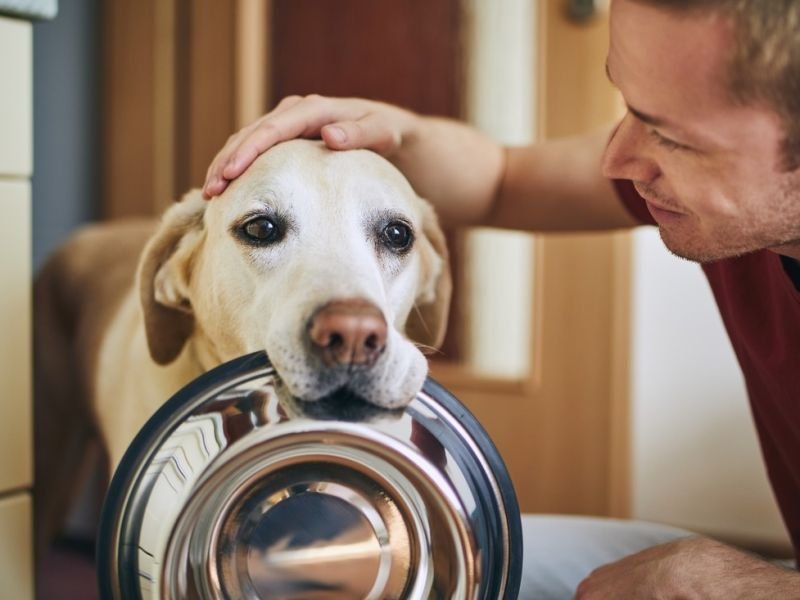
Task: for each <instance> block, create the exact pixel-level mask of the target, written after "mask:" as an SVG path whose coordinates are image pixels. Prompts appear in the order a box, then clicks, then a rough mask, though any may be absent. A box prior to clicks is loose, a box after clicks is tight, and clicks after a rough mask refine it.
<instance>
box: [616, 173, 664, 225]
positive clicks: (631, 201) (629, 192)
mask: <svg viewBox="0 0 800 600" xmlns="http://www.w3.org/2000/svg"><path fill="white" fill-rule="evenodd" d="M613 183H614V188H615V189H616V190H617V195H618V196H619V199H620V201H621V202H622V204H623V205H624V206H625V208H626V209H628V212H629V213H630V214H631V216H632V217H633V218H634V219H636V220H637V221H639V223H641V224H642V225H655V224H656V221H655V219H653V216H652V215H651V214H650V211H649V210H647V205H646V204H645V203H644V199H642V197H641V196H640V195H639V193H638V192H637V191H636V188H635V187H633V182H632V181H631V180H630V179H614V181H613Z"/></svg>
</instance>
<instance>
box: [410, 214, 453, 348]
mask: <svg viewBox="0 0 800 600" xmlns="http://www.w3.org/2000/svg"><path fill="white" fill-rule="evenodd" d="M420 204H421V207H422V208H421V211H422V234H423V235H422V236H421V239H418V240H417V243H418V244H419V245H420V261H421V267H422V268H421V269H420V279H419V285H418V286H417V295H416V298H415V299H414V307H413V308H412V309H411V313H410V314H409V316H408V323H406V335H407V336H408V337H409V339H411V340H413V341H414V342H417V343H418V344H421V345H424V346H430V347H432V348H438V347H439V346H440V345H441V343H442V342H443V341H444V335H445V332H446V330H447V316H448V314H449V313H450V295H451V293H452V289H453V280H452V277H451V275H450V260H449V255H448V252H447V241H446V239H445V236H444V232H443V231H442V229H441V227H439V220H438V219H437V217H436V213H435V212H434V211H433V207H432V206H431V205H430V204H428V203H427V202H425V201H421V203H420Z"/></svg>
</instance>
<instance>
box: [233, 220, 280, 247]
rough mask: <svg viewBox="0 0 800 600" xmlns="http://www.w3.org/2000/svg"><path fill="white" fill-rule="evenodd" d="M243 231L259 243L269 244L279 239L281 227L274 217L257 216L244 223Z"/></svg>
mask: <svg viewBox="0 0 800 600" xmlns="http://www.w3.org/2000/svg"><path fill="white" fill-rule="evenodd" d="M242 233H244V235H245V236H246V237H247V238H248V239H250V240H252V241H254V242H258V243H259V244H268V243H270V242H274V241H277V239H278V238H279V237H280V229H279V227H278V225H277V223H275V221H273V220H272V219H269V218H267V217H256V218H255V219H251V220H250V221H247V223H245V224H244V225H242Z"/></svg>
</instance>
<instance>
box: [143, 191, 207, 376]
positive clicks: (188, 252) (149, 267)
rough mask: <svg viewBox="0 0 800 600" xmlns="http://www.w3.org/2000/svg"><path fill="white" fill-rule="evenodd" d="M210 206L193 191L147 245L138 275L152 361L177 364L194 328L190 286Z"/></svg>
mask: <svg viewBox="0 0 800 600" xmlns="http://www.w3.org/2000/svg"><path fill="white" fill-rule="evenodd" d="M205 207H206V201H205V200H203V198H202V196H201V194H200V192H199V191H193V192H189V193H188V194H187V195H186V196H185V197H184V198H183V199H182V200H181V201H180V202H178V203H176V204H174V205H173V206H171V207H170V208H169V209H168V210H167V212H165V213H164V216H163V218H162V220H161V223H160V225H159V227H158V229H157V230H156V233H155V235H154V236H153V237H152V238H151V239H150V241H149V242H148V243H147V245H146V246H145V249H144V252H143V253H142V256H141V259H140V260H139V271H138V274H137V278H138V285H139V300H140V302H141V305H142V312H143V314H144V326H145V333H146V335H147V346H148V348H149V349H150V356H152V358H153V360H154V361H155V362H157V363H158V364H160V365H166V364H168V363H170V362H172V361H173V360H175V359H176V358H177V357H178V355H179V354H180V352H181V350H182V349H183V345H184V344H185V343H186V340H187V339H188V338H189V336H190V335H191V334H192V331H193V329H194V315H193V313H192V305H191V299H190V297H189V282H190V278H191V267H192V263H193V259H194V255H195V253H196V252H197V249H198V248H199V246H200V240H201V239H202V235H203V214H204V213H205Z"/></svg>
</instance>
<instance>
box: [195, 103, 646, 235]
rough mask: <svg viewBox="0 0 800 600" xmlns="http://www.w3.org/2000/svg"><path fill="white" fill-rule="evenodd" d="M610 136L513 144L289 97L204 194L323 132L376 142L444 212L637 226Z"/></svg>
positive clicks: (366, 144)
mask: <svg viewBox="0 0 800 600" xmlns="http://www.w3.org/2000/svg"><path fill="white" fill-rule="evenodd" d="M608 135H609V132H607V131H604V132H598V133H594V134H591V135H587V136H580V137H575V138H568V139H563V140H558V141H553V142H545V143H542V144H538V145H535V146H530V147H524V148H508V149H505V148H503V147H502V146H501V145H500V144H498V143H497V142H495V141H494V140H492V139H491V138H489V137H488V136H486V135H484V134H482V133H480V132H479V131H477V130H476V129H474V128H472V127H469V126H467V125H465V124H463V123H459V122H457V121H453V120H449V119H443V118H438V117H424V116H420V115H416V114H414V113H412V112H410V111H407V110H404V109H401V108H399V107H396V106H392V105H389V104H384V103H380V102H373V101H369V100H361V99H356V98H324V97H320V96H308V97H289V98H286V99H284V100H283V101H282V102H281V103H280V104H279V105H278V106H277V107H276V108H275V110H273V111H272V112H270V113H268V114H266V115H264V116H263V117H261V118H260V119H259V120H258V121H256V122H255V123H253V124H252V125H250V126H248V127H246V128H244V129H243V130H241V131H240V132H238V133H236V134H234V135H233V136H231V138H230V139H229V140H228V142H227V144H226V145H225V147H224V148H223V149H222V150H221V151H220V153H219V154H218V155H217V157H216V158H215V159H214V161H213V163H212V164H211V166H210V167H209V170H208V175H207V179H206V184H205V186H204V192H205V194H206V196H208V197H211V196H214V195H217V194H219V193H221V192H222V190H224V189H225V187H226V186H227V183H228V182H229V181H230V180H232V179H234V178H236V177H238V176H239V175H240V174H241V173H242V172H243V171H244V170H245V169H246V168H247V167H248V166H249V165H250V164H251V163H252V162H253V160H255V158H256V157H257V156H258V155H259V154H261V153H262V152H264V151H266V150H267V149H268V148H270V147H271V146H273V145H274V144H276V143H279V142H281V141H284V140H288V139H292V138H295V137H321V138H322V139H323V140H324V142H325V143H326V144H327V145H328V146H329V147H331V148H333V149H338V150H345V149H352V148H368V149H371V150H374V151H376V152H378V153H379V154H382V155H383V156H385V157H387V158H388V159H389V160H391V161H392V162H393V163H394V164H395V165H397V167H398V168H399V169H400V170H401V171H403V173H404V174H405V175H406V177H407V178H408V179H409V180H410V181H411V183H412V184H413V185H414V187H415V189H416V191H417V192H418V193H419V194H420V195H421V196H423V197H425V198H427V199H429V200H430V201H431V202H432V203H433V204H434V205H435V206H436V208H437V211H438V212H439V214H440V216H441V218H442V219H443V220H444V221H446V222H449V223H453V224H476V225H477V224H480V225H493V226H498V227H509V228H514V229H529V230H532V231H542V230H544V231H548V230H549V231H554V230H581V229H604V228H615V227H626V226H631V225H633V224H634V220H633V219H632V218H631V217H630V216H629V215H628V214H627V212H626V211H625V209H624V208H623V206H622V204H621V203H620V202H619V200H618V199H617V197H616V194H615V192H614V190H613V188H612V186H611V183H610V182H609V181H608V180H606V179H605V178H603V177H602V175H601V172H600V160H601V157H602V154H603V150H604V148H605V145H606V141H607V139H608Z"/></svg>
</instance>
